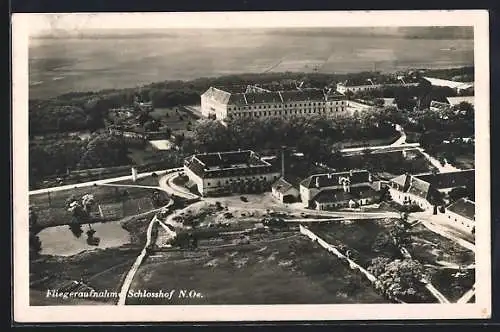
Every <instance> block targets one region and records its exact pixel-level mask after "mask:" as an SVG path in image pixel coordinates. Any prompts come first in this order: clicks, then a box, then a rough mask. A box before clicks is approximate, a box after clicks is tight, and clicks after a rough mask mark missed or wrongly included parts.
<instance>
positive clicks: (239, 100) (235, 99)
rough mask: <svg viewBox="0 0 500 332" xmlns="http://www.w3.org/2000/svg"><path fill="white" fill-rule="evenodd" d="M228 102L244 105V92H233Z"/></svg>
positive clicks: (245, 102)
mask: <svg viewBox="0 0 500 332" xmlns="http://www.w3.org/2000/svg"><path fill="white" fill-rule="evenodd" d="M228 104H231V105H236V106H240V105H246V104H247V101H246V100H245V94H244V93H233V94H231V97H230V98H229V101H228Z"/></svg>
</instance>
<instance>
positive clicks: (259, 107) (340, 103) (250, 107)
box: [227, 101, 345, 111]
mask: <svg viewBox="0 0 500 332" xmlns="http://www.w3.org/2000/svg"><path fill="white" fill-rule="evenodd" d="M324 104H325V102H317V103H308V104H307V103H304V104H301V103H299V104H290V105H283V108H287V107H297V106H298V107H306V106H324ZM327 105H334V104H333V102H331V103H330V104H327ZM335 105H345V102H344V101H340V102H339V101H336V102H335ZM271 108H281V104H274V105H256V106H254V107H252V106H243V107H228V108H227V110H228V111H231V110H235V111H241V110H249V109H271Z"/></svg>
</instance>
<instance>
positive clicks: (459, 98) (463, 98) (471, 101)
mask: <svg viewBox="0 0 500 332" xmlns="http://www.w3.org/2000/svg"><path fill="white" fill-rule="evenodd" d="M446 99H447V100H448V102H449V103H450V105H452V106H455V105H458V104H460V103H461V102H467V103H469V104H471V105H472V106H474V96H457V97H446Z"/></svg>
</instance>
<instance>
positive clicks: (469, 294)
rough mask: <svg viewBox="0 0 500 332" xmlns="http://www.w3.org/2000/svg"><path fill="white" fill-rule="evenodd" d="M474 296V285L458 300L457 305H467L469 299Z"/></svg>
mask: <svg viewBox="0 0 500 332" xmlns="http://www.w3.org/2000/svg"><path fill="white" fill-rule="evenodd" d="M474 294H476V285H474V286H472V288H471V289H469V290H468V291H467V292H466V293H465V294H464V295H463V296H462V297H461V298H460V299H458V301H457V303H468V302H469V301H470V299H472V297H473V296H474Z"/></svg>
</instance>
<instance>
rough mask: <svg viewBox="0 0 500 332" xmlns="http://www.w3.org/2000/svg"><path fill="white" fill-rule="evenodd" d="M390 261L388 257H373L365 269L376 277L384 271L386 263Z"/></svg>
mask: <svg viewBox="0 0 500 332" xmlns="http://www.w3.org/2000/svg"><path fill="white" fill-rule="evenodd" d="M390 262H391V259H390V258H387V257H375V258H373V259H372V261H371V262H370V266H368V268H367V270H368V272H370V273H371V274H373V275H374V276H375V277H377V278H378V276H380V275H381V274H382V273H384V271H385V269H386V267H387V265H388V264H389V263H390Z"/></svg>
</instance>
